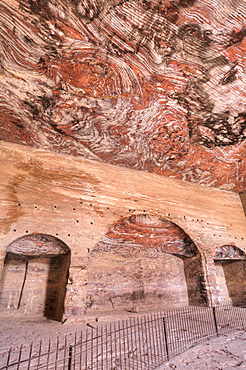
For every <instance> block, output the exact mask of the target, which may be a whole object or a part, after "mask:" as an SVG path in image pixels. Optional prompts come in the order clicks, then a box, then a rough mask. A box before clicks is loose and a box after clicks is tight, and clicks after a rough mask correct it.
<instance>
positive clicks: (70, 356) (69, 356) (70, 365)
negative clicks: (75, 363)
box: [67, 345, 73, 370]
mask: <svg viewBox="0 0 246 370" xmlns="http://www.w3.org/2000/svg"><path fill="white" fill-rule="evenodd" d="M72 354H73V347H72V346H71V345H70V346H69V351H68V366H67V370H71V369H72Z"/></svg>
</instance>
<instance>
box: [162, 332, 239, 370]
mask: <svg viewBox="0 0 246 370" xmlns="http://www.w3.org/2000/svg"><path fill="white" fill-rule="evenodd" d="M170 369H177V370H193V369H195V370H207V369H209V370H224V369H226V370H229V369H230V370H233V369H246V332H243V331H237V332H234V333H230V334H227V335H223V336H220V337H218V338H215V339H211V340H210V341H208V342H205V343H202V344H199V345H197V346H195V347H193V348H191V349H189V350H188V351H186V352H184V353H182V354H181V355H179V356H176V357H175V358H173V359H171V360H170V361H169V362H168V363H166V364H164V365H163V366H161V367H159V368H158V370H170Z"/></svg>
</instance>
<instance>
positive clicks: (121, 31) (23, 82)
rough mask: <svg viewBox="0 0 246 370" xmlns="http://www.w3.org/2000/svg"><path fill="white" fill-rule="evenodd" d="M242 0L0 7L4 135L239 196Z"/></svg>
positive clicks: (63, 0) (244, 122) (67, 1)
mask: <svg viewBox="0 0 246 370" xmlns="http://www.w3.org/2000/svg"><path fill="white" fill-rule="evenodd" d="M245 14H246V4H245V2H244V1H242V0H236V1H232V0H224V1H223V2H218V1H215V0H210V1H209V0H170V1H168V0H163V1H157V0H152V1H151V0H140V1H136V0H123V1H120V0H100V1H99V0H56V1H55V0H37V1H34V0H18V1H17V0H8V1H7V0H1V1H0V36H1V44H0V50H1V51H0V55H1V60H0V63H1V64H0V69H1V71H0V79H1V83H0V95H1V100H0V117H1V128H0V137H1V139H2V140H6V141H11V142H14V143H20V144H25V145H31V146H35V147H42V148H44V149H48V150H52V151H58V152H62V153H66V154H71V155H76V156H84V157H86V158H90V159H96V160H100V161H105V162H108V163H112V164H117V165H122V166H126V167H131V168H134V169H138V170H144V171H149V172H154V173H158V174H161V175H165V176H174V177H177V178H180V179H183V180H188V181H192V182H197V183H201V184H206V185H210V186H216V187H222V188H224V189H227V190H233V191H243V190H244V189H245V175H244V173H245V161H244V157H245V138H246V107H245V101H246V99H245V81H246V79H245V75H246V70H245V68H246V67H245V58H246V57H245V48H246V41H245V40H246V38H245V36H246V29H245Z"/></svg>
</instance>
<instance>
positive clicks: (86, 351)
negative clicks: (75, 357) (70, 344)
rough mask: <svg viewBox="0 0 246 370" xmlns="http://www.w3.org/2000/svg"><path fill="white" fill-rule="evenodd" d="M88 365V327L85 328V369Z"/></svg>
mask: <svg viewBox="0 0 246 370" xmlns="http://www.w3.org/2000/svg"><path fill="white" fill-rule="evenodd" d="M87 365H88V329H87V328H86V332H85V369H87Z"/></svg>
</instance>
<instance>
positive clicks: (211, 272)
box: [202, 253, 223, 306]
mask: <svg viewBox="0 0 246 370" xmlns="http://www.w3.org/2000/svg"><path fill="white" fill-rule="evenodd" d="M202 262H203V266H204V272H205V275H204V277H205V288H206V290H207V292H208V294H207V296H208V304H209V306H216V305H218V304H219V303H220V302H221V300H223V297H222V296H221V292H220V289H219V285H218V283H217V274H216V267H215V264H214V259H213V256H212V255H210V254H208V253H202Z"/></svg>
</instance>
